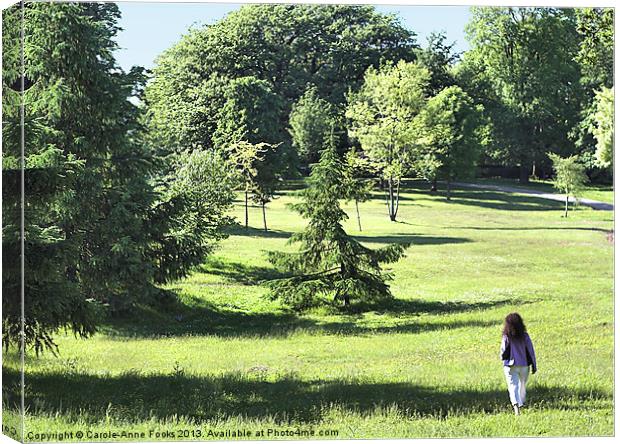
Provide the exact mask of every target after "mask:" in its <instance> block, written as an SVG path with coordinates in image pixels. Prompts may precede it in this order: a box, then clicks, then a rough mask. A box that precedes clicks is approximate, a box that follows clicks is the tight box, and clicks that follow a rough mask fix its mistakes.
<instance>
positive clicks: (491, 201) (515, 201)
mask: <svg viewBox="0 0 620 444" xmlns="http://www.w3.org/2000/svg"><path fill="white" fill-rule="evenodd" d="M440 193H441V192H440ZM440 195H441V194H440ZM451 195H452V197H451V200H450V201H446V202H449V203H452V204H458V205H467V206H476V207H481V208H489V209H494V210H510V211H562V210H563V209H564V204H563V203H562V202H558V201H554V200H550V199H543V198H540V197H535V196H527V195H522V194H513V193H505V192H501V191H494V190H471V189H464V188H457V189H455V190H453V191H452V192H451Z"/></svg>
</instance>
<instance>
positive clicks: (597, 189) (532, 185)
mask: <svg viewBox="0 0 620 444" xmlns="http://www.w3.org/2000/svg"><path fill="white" fill-rule="evenodd" d="M475 182H476V183H480V184H489V185H506V186H510V187H514V188H523V189H524V190H535V191H543V192H545V193H557V192H558V191H557V190H556V189H555V188H554V187H553V182H552V181H551V180H542V179H538V180H530V182H529V183H528V184H526V185H523V184H520V183H519V180H518V179H501V178H489V179H477V180H476V181H475ZM580 197H582V198H584V199H592V200H598V201H600V202H606V203H611V204H612V203H614V190H613V186H612V185H602V184H588V185H587V186H586V188H585V190H583V192H582V194H581V196H580Z"/></svg>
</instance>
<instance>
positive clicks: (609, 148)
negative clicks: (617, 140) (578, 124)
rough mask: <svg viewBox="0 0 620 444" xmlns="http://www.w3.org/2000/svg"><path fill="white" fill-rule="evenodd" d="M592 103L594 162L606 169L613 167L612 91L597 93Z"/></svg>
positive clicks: (610, 89) (591, 129)
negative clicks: (594, 140) (593, 105)
mask: <svg viewBox="0 0 620 444" xmlns="http://www.w3.org/2000/svg"><path fill="white" fill-rule="evenodd" d="M594 103H595V112H594V116H593V120H594V122H593V123H592V125H591V127H590V131H592V134H594V137H595V138H596V160H597V161H598V164H599V165H600V166H602V167H604V168H608V167H612V166H613V160H614V159H613V158H614V89H613V88H603V89H602V90H601V91H597V93H596V98H595V102H594Z"/></svg>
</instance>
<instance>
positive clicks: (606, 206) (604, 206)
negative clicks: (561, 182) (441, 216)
mask: <svg viewBox="0 0 620 444" xmlns="http://www.w3.org/2000/svg"><path fill="white" fill-rule="evenodd" d="M454 185H455V186H459V187H464V188H478V189H483V190H493V191H503V192H505V193H518V194H529V195H532V196H536V197H540V198H541V199H549V200H557V201H558V202H565V200H566V196H564V195H562V194H554V193H545V192H544V191H538V190H532V189H527V188H519V187H510V186H504V185H491V184H478V183H464V182H456V183H455V184H454ZM574 200H575V199H573V198H572V197H570V198H569V199H568V201H569V202H570V203H573V201H574ZM579 204H580V205H585V206H588V207H590V208H594V209H595V210H602V211H613V210H614V205H613V204H610V203H606V202H599V201H598V200H592V199H579Z"/></svg>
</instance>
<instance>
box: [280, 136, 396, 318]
mask: <svg viewBox="0 0 620 444" xmlns="http://www.w3.org/2000/svg"><path fill="white" fill-rule="evenodd" d="M342 183H343V171H342V163H341V161H340V160H339V159H338V155H337V153H336V149H335V143H334V141H333V140H332V143H331V145H330V146H328V147H326V148H325V149H324V150H323V151H322V153H321V159H320V162H319V163H318V164H315V165H314V166H313V168H312V173H311V175H310V183H309V187H308V188H307V189H306V190H304V192H303V195H302V198H303V202H302V203H300V204H297V205H295V206H294V208H295V209H296V210H297V211H298V212H299V214H301V215H302V216H303V217H304V218H307V219H309V221H308V225H307V227H306V229H305V230H304V231H302V232H299V233H295V234H293V235H292V236H291V238H290V240H289V243H299V244H300V245H301V246H300V251H299V252H297V253H284V252H279V251H271V252H269V260H270V262H271V263H273V264H274V265H275V266H277V267H279V268H282V269H284V270H286V271H288V272H289V273H292V276H290V277H286V278H282V279H277V280H274V281H271V283H270V285H271V289H272V293H271V295H272V297H273V298H274V299H275V298H279V299H281V300H283V301H284V302H285V303H286V304H288V305H291V306H293V307H294V308H296V309H304V308H308V307H310V306H313V305H316V304H319V303H321V302H324V301H325V298H327V300H328V301H329V300H330V299H331V300H333V301H335V302H342V303H344V305H345V306H348V305H349V304H350V303H351V302H354V301H363V302H371V301H379V300H383V299H386V298H390V297H391V293H390V289H389V286H388V285H387V284H386V280H387V279H389V278H390V276H389V274H386V273H384V272H383V271H382V270H381V265H380V264H382V263H389V262H395V261H397V260H398V259H399V258H401V257H402V256H403V254H404V250H405V248H406V247H407V246H408V245H404V244H392V245H388V246H386V247H383V248H380V249H377V250H371V249H369V248H367V247H365V246H363V245H362V244H360V243H359V242H358V241H357V240H355V239H354V238H352V237H351V236H349V235H348V234H347V233H346V232H345V231H344V228H343V227H342V222H343V221H344V220H345V219H346V218H347V215H346V213H345V212H344V211H343V210H342V209H341V208H340V204H339V202H338V199H339V198H340V197H341V195H342Z"/></svg>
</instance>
